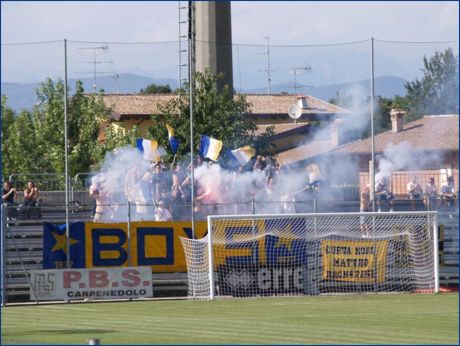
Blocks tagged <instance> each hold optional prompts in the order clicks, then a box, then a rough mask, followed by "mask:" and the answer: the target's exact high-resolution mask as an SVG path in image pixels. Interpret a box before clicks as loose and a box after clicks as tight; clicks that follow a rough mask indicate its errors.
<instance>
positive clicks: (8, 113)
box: [1, 95, 16, 176]
mask: <svg viewBox="0 0 460 346" xmlns="http://www.w3.org/2000/svg"><path fill="white" fill-rule="evenodd" d="M6 102H7V97H6V96H5V95H2V143H1V145H2V164H3V165H2V170H3V172H4V173H5V174H4V176H8V175H9V174H12V167H11V165H12V159H13V158H14V156H12V155H13V153H12V150H11V149H12V148H11V147H10V146H9V145H6V143H8V142H9V138H10V133H12V131H11V127H12V125H13V124H14V121H15V117H16V114H15V112H14V111H13V110H12V109H11V108H9V107H8V106H7V105H6Z"/></svg>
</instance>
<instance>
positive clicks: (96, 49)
mask: <svg viewBox="0 0 460 346" xmlns="http://www.w3.org/2000/svg"><path fill="white" fill-rule="evenodd" d="M79 49H84V50H92V51H93V61H85V63H88V64H93V70H92V71H88V72H81V73H90V74H92V75H93V92H94V93H96V91H97V90H96V89H97V88H96V84H97V75H98V74H113V72H100V71H97V65H98V64H113V61H112V60H109V61H100V60H97V58H96V52H97V51H98V50H100V51H106V50H108V49H109V47H107V46H99V47H87V48H79Z"/></svg>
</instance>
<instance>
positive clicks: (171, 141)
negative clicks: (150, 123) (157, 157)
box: [166, 124, 180, 154]
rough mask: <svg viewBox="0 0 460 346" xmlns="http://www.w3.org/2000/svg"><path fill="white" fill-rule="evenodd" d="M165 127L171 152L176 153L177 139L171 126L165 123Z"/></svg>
mask: <svg viewBox="0 0 460 346" xmlns="http://www.w3.org/2000/svg"><path fill="white" fill-rule="evenodd" d="M166 128H167V129H168V138H169V145H170V146H171V150H172V152H173V154H176V153H177V149H178V148H179V143H180V142H179V139H178V138H177V137H176V136H174V130H173V128H172V127H171V126H169V125H168V124H166Z"/></svg>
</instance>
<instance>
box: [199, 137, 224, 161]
mask: <svg viewBox="0 0 460 346" xmlns="http://www.w3.org/2000/svg"><path fill="white" fill-rule="evenodd" d="M221 150H222V141H219V140H218V139H214V138H211V137H208V136H204V135H202V136H201V141H200V154H201V156H203V157H207V158H208V159H211V160H213V161H217V159H218V158H219V153H220V151H221Z"/></svg>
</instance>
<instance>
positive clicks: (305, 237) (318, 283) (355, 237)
mask: <svg viewBox="0 0 460 346" xmlns="http://www.w3.org/2000/svg"><path fill="white" fill-rule="evenodd" d="M437 240H438V238H437V213H436V212H389V213H381V212H380V213H321V214H281V215H211V216H208V233H207V235H206V236H205V237H204V238H202V239H186V238H181V241H182V245H183V247H184V252H185V257H186V263H187V272H188V281H189V297H190V298H194V299H214V298H215V297H219V296H231V297H255V296H292V295H318V294H343V293H380V292H419V293H434V292H438V291H439V279H438V241H437Z"/></svg>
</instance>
